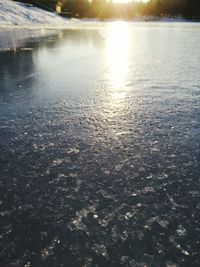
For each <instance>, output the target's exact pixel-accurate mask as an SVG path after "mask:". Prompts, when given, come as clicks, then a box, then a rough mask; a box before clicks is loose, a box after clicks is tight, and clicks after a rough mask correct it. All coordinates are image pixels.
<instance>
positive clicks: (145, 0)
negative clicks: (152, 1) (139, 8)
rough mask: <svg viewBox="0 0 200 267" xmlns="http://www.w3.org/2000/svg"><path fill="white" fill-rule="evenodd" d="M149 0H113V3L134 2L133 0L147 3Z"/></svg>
mask: <svg viewBox="0 0 200 267" xmlns="http://www.w3.org/2000/svg"><path fill="white" fill-rule="evenodd" d="M148 1H149V0H113V3H115V4H128V3H133V2H136V3H139V2H141V3H147V2H148Z"/></svg>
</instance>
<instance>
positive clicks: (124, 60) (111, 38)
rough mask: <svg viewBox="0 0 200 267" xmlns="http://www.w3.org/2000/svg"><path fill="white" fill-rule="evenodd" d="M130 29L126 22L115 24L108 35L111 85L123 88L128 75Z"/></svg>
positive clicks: (108, 73)
mask: <svg viewBox="0 0 200 267" xmlns="http://www.w3.org/2000/svg"><path fill="white" fill-rule="evenodd" d="M129 48H130V29H129V26H128V24H127V23H125V22H116V23H113V24H112V25H111V26H110V27H109V29H108V32H107V35H106V64H107V69H108V71H107V75H108V79H109V80H110V84H111V86H112V87H115V88H122V87H124V86H125V84H126V80H127V75H128V63H129V61H128V58H129Z"/></svg>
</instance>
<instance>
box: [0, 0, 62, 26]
mask: <svg viewBox="0 0 200 267" xmlns="http://www.w3.org/2000/svg"><path fill="white" fill-rule="evenodd" d="M66 23H67V20H66V19H63V18H62V17H60V16H58V15H57V14H55V13H53V12H48V11H45V10H42V9H40V8H37V7H33V6H30V5H26V4H23V3H19V2H13V1H10V0H0V27H1V26H6V25H20V26H26V25H27V26H28V25H52V26H57V25H63V24H64V25H65V24H66Z"/></svg>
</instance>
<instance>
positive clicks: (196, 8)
mask: <svg viewBox="0 0 200 267" xmlns="http://www.w3.org/2000/svg"><path fill="white" fill-rule="evenodd" d="M16 1H18V0H16ZM21 2H25V3H29V4H32V5H35V6H38V7H41V8H44V9H47V10H50V11H54V10H55V6H56V4H57V3H58V2H59V3H60V4H61V5H62V14H63V15H64V16H68V17H79V18H98V19H108V18H124V19H133V18H134V17H137V16H156V17H166V16H167V17H178V16H181V17H184V18H188V19H200V0H149V1H148V2H147V3H142V2H130V3H126V4H120V3H118V4H117V3H114V2H112V1H109V0H59V1H57V0H21Z"/></svg>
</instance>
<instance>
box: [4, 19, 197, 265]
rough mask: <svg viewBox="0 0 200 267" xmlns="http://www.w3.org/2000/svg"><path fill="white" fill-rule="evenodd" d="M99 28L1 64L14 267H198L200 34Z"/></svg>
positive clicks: (173, 27)
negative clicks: (199, 51) (199, 50)
mask: <svg viewBox="0 0 200 267" xmlns="http://www.w3.org/2000/svg"><path fill="white" fill-rule="evenodd" d="M91 26H92V27H90V28H92V30H91V29H89V28H87V29H86V28H85V29H84V28H83V27H82V29H80V28H79V29H77V30H64V31H62V30H61V31H59V33H58V35H53V36H51V37H49V38H38V39H37V38H31V39H30V40H29V39H28V38H27V36H28V35H27V31H26V39H25V41H24V42H22V43H20V46H21V47H20V48H19V49H16V51H15V52H14V53H13V52H12V51H7V52H6V51H5V52H1V53H0V74H1V75H0V137H1V138H0V150H1V151H0V152H1V153H0V226H1V227H0V229H1V233H0V262H1V265H2V266H6V265H7V264H8V265H9V266H37V267H38V266H42V267H45V266H46V267H49V266H50V267H51V266H69V267H71V266H72V267H76V266H77V267H79V266H86V267H89V266H91V267H94V266H102V267H105V266H114V267H117V266H134V267H135V266H143V267H144V266H148V267H149V266H150V267H151V266H152V267H154V266H155V267H158V266H159V267H162V266H164V267H175V266H176V267H182V266H185V267H188V266H195V267H196V266H199V265H200V255H199V231H200V229H199V210H200V205H199V197H200V188H199V184H200V183H199V178H200V166H199V162H200V155H199V153H200V147H199V144H200V140H199V132H200V124H199V122H200V113H199V105H200V98H199V96H200V94H199V92H200V58H199V57H200V55H199V53H196V52H194V51H198V49H199V41H200V40H199V38H200V37H199V24H195V23H188V24H187V23H184V24H181V23H177V24H167V23H133V24H131V23H124V24H119V23H118V24H112V23H110V24H109V23H101V24H98V23H97V24H94V25H93V24H92V25H91ZM119 33H120V34H119ZM0 34H1V33H0ZM13 36H15V35H13ZM122 37H123V38H122ZM191 40H192V41H191ZM0 42H1V38H0ZM112 42H113V43H112ZM114 44H115V46H114ZM117 44H120V45H119V46H117ZM0 47H1V46H0ZM26 48H30V49H26ZM112 48H113V49H112ZM122 48H123V49H122Z"/></svg>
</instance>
